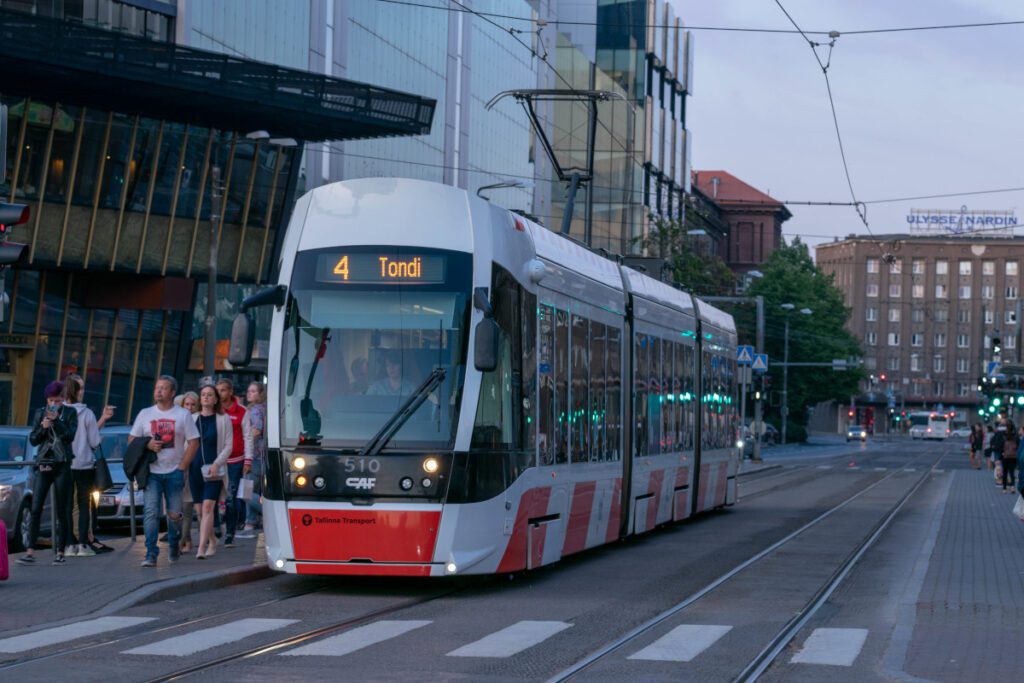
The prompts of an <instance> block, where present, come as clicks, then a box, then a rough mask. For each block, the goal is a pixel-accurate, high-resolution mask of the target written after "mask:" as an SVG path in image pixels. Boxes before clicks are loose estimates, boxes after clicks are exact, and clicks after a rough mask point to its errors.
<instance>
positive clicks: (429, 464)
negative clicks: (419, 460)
mask: <svg viewBox="0 0 1024 683" xmlns="http://www.w3.org/2000/svg"><path fill="white" fill-rule="evenodd" d="M439 469H441V463H439V462H438V461H437V458H427V459H426V460H424V461H423V471H424V472H426V473H427V474H434V473H436V472H437V471H438V470H439Z"/></svg>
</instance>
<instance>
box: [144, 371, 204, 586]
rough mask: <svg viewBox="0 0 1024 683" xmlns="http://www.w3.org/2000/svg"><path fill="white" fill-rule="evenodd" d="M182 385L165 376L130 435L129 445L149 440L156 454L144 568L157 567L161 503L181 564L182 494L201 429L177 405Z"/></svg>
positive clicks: (172, 558)
mask: <svg viewBox="0 0 1024 683" xmlns="http://www.w3.org/2000/svg"><path fill="white" fill-rule="evenodd" d="M177 390H178V382H177V380H175V379H174V378H173V377H171V376H170V375H161V376H160V378H159V379H157V381H156V385H155V386H154V387H153V403H154V404H155V405H153V406H150V407H149V408H145V409H143V410H142V411H141V412H139V415H138V417H136V418H135V423H134V424H132V430H131V432H130V433H129V436H128V441H129V443H130V442H131V441H132V440H133V439H135V438H136V437H149V438H150V440H149V444H148V445H147V448H149V450H151V451H153V452H154V453H156V460H155V461H154V462H152V463H150V465H149V480H148V483H147V484H146V488H145V497H144V501H145V503H144V512H143V522H142V528H143V531H144V532H145V535H146V559H145V560H143V561H142V566H143V567H155V566H156V558H157V556H158V555H159V554H160V550H159V548H158V547H157V544H156V542H157V537H158V536H159V535H160V508H161V502H164V503H165V505H166V507H167V542H168V544H169V545H170V548H169V550H168V557H169V558H170V561H171V563H172V564H173V563H175V562H177V561H178V556H179V555H180V552H181V546H180V544H179V542H178V539H179V537H180V535H181V492H182V489H183V488H184V485H185V472H186V471H187V470H188V466H189V463H191V462H192V457H193V456H194V455H195V452H196V449H197V448H198V447H199V429H198V428H197V427H196V421H195V418H193V417H192V415H191V414H190V413H189V412H188V411H187V410H185V409H184V408H179V407H177V406H175V405H174V394H175V393H176V392H177Z"/></svg>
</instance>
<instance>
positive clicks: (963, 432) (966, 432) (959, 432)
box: [949, 425, 971, 438]
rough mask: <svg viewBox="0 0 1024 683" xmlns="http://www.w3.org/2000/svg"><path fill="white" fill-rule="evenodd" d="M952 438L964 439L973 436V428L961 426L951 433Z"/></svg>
mask: <svg viewBox="0 0 1024 683" xmlns="http://www.w3.org/2000/svg"><path fill="white" fill-rule="evenodd" d="M949 435H950V436H962V437H964V438H966V437H968V436H970V435H971V428H970V427H968V426H966V425H961V426H959V427H957V428H956V429H954V430H953V431H951V432H950V433H949Z"/></svg>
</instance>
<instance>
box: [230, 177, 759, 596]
mask: <svg viewBox="0 0 1024 683" xmlns="http://www.w3.org/2000/svg"><path fill="white" fill-rule="evenodd" d="M279 271H280V274H279V280H278V282H279V284H277V285H276V286H273V287H271V288H269V289H267V290H264V291H262V292H260V293H258V294H256V295H255V296H253V297H250V299H248V300H247V301H246V302H245V304H243V309H244V311H245V312H243V313H242V314H240V315H239V316H238V318H236V320H235V324H234V327H233V330H232V342H231V351H230V356H231V360H232V362H233V363H235V364H236V365H244V364H246V363H248V362H249V361H250V359H251V354H252V339H253V335H254V323H253V320H252V317H251V314H250V313H249V311H250V310H251V309H253V308H255V307H257V306H273V314H272V322H271V330H270V345H269V363H268V366H269V367H268V381H269V389H268V414H269V415H270V416H272V418H271V419H270V420H269V421H268V422H269V424H268V426H267V436H268V463H267V468H266V472H265V481H264V484H265V485H264V493H263V517H264V531H265V537H266V553H267V560H268V563H269V565H270V567H271V568H273V569H276V570H279V571H284V572H291V573H299V574H335V575H385V576H445V575H453V574H459V575H462V574H487V573H502V572H516V571H520V570H528V569H533V568H536V567H540V566H543V565H547V564H550V563H553V562H556V561H558V560H559V559H560V558H563V557H565V556H567V555H571V554H573V553H577V552H580V551H583V550H585V549H588V548H593V547H595V546H599V545H602V544H605V543H610V542H613V541H616V540H618V539H620V538H623V537H626V536H629V535H632V534H641V533H644V532H648V531H650V530H652V529H654V528H655V527H657V526H659V525H662V524H666V523H670V522H674V521H679V520H683V519H686V518H688V517H690V516H691V515H694V514H697V513H700V512H703V511H706V510H710V509H713V508H719V507H722V506H727V505H732V504H734V503H735V502H736V475H737V470H738V468H739V461H738V454H737V451H736V449H735V439H736V430H737V427H738V418H737V411H736V405H735V399H734V396H735V381H736V365H735V360H736V330H735V326H734V323H733V320H732V318H731V316H729V315H727V314H726V313H724V312H722V311H720V310H718V309H716V308H714V307H712V306H711V305H709V304H707V303H705V302H702V301H700V300H698V299H697V298H695V297H692V296H690V295H689V294H687V293H686V292H683V291H680V290H678V289H675V288H672V287H670V286H668V285H666V284H663V283H662V282H659V281H656V280H654V279H652V278H650V277H647V276H646V275H644V274H642V273H640V272H638V271H635V270H631V269H629V268H626V267H624V266H622V265H620V264H618V263H616V262H615V261H612V260H609V259H607V258H603V257H602V256H600V255H598V254H596V253H594V252H592V251H590V250H588V249H586V248H585V247H583V246H581V245H579V244H577V243H576V242H574V241H572V240H569V239H566V238H564V237H562V236H559V235H556V234H555V233H553V232H551V231H549V230H547V229H545V228H543V227H541V226H539V225H536V224H535V223H533V222H531V221H529V220H527V219H525V218H523V217H521V216H519V215H517V214H514V213H512V212H509V211H507V210H504V209H501V208H499V207H496V206H494V205H492V204H490V203H489V202H487V201H485V200H482V199H479V198H477V197H475V196H472V195H471V194H469V193H467V192H466V191H465V190H461V189H458V188H454V187H449V186H446V185H440V184H436V183H430V182H424V181H418V180H406V179H385V178H368V179H361V180H351V181H344V182H340V183H334V184H331V185H325V186H323V187H320V188H317V189H315V190H313V191H311V192H309V193H307V194H306V195H304V196H303V197H302V198H301V199H300V200H299V201H298V202H297V204H296V207H295V211H294V214H293V216H292V219H291V222H290V225H289V227H288V230H287V233H286V235H285V237H284V242H283V250H282V255H281V261H280V269H279Z"/></svg>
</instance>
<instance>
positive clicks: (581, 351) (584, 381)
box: [569, 315, 590, 462]
mask: <svg viewBox="0 0 1024 683" xmlns="http://www.w3.org/2000/svg"><path fill="white" fill-rule="evenodd" d="M589 322H590V321H589V320H587V319H586V318H584V317H582V316H579V315H573V316H572V335H571V338H572V353H571V358H572V414H571V417H570V421H569V426H570V433H571V441H572V443H571V445H572V461H573V462H587V461H589V460H590V438H589V437H590V411H589V409H588V408H589V406H590V399H589V397H588V385H589V384H590V373H589V367H590V358H589V356H590V338H589V337H590V334H589Z"/></svg>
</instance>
